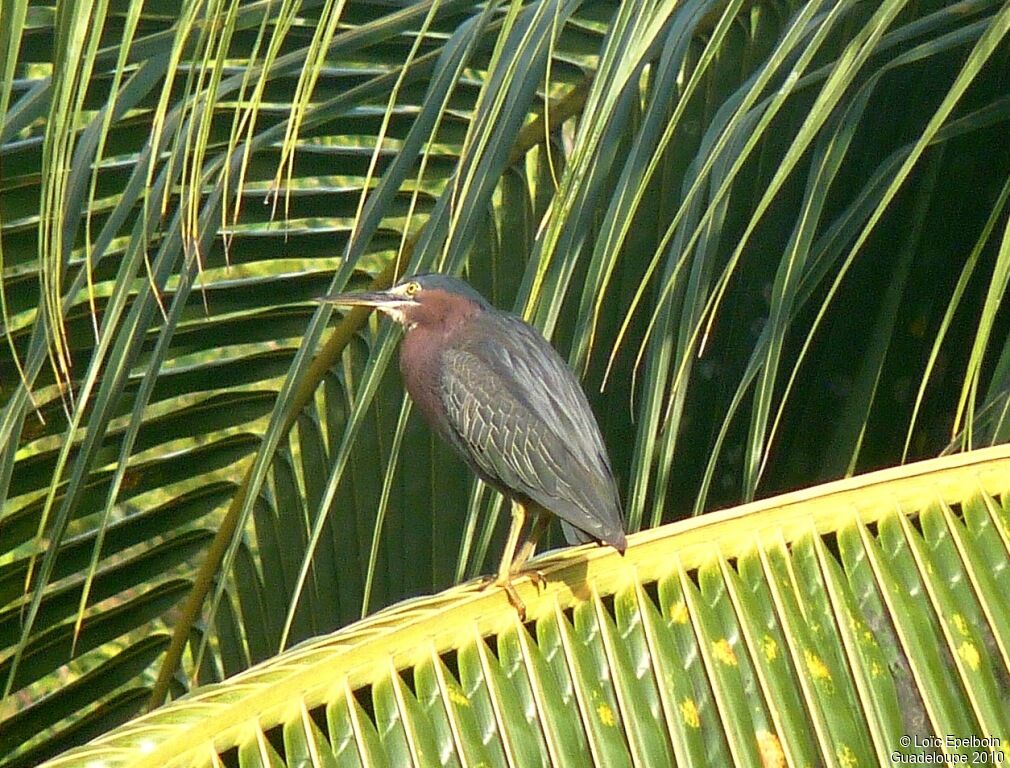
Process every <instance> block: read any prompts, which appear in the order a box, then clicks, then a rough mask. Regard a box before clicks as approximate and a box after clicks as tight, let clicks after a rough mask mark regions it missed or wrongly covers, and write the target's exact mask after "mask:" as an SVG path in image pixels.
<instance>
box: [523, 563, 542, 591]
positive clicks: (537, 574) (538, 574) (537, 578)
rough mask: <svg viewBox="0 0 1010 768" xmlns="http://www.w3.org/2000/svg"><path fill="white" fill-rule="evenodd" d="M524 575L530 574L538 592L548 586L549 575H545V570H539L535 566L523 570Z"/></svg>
mask: <svg viewBox="0 0 1010 768" xmlns="http://www.w3.org/2000/svg"><path fill="white" fill-rule="evenodd" d="M523 576H529V579H530V581H531V582H533V586H535V587H536V588H537V592H543V591H544V587H546V586H547V576H545V575H544V572H543V571H538V570H536V569H535V568H534V569H532V570H529V571H523Z"/></svg>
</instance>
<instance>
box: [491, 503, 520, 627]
mask: <svg viewBox="0 0 1010 768" xmlns="http://www.w3.org/2000/svg"><path fill="white" fill-rule="evenodd" d="M525 523H526V507H525V506H523V505H522V504H520V503H519V502H518V501H514V500H513V501H512V526H511V527H510V528H509V535H508V538H507V539H506V540H505V551H504V552H503V553H502V559H501V562H500V563H499V564H498V576H497V577H496V578H495V580H494V581H493V582H492V583H493V584H494V585H495V586H499V587H501V588H502V589H504V590H505V594H506V596H507V597H508V599H509V602H510V603H512V607H513V608H515V609H516V611H518V613H519V618H520V619H525V618H526V606H525V605H524V604H523V601H522V600H521V599H519V593H518V592H516V589H515V587H513V586H512V562H513V559H514V555H515V552H516V545H517V544H518V543H519V535H520V534H521V533H522V530H523V525H524V524H525Z"/></svg>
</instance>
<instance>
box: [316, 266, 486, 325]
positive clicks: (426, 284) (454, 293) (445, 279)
mask: <svg viewBox="0 0 1010 768" xmlns="http://www.w3.org/2000/svg"><path fill="white" fill-rule="evenodd" d="M320 301H325V302H328V303H330V304H338V305H340V306H345V307H375V308H376V309H378V310H379V311H380V312H384V313H386V314H387V315H389V316H390V317H391V318H393V319H394V320H395V321H396V322H398V323H400V325H403V326H405V327H406V328H408V329H410V328H413V327H415V326H418V325H426V324H429V323H436V322H445V321H446V320H451V319H453V318H463V317H467V316H469V315H471V314H473V313H475V312H480V311H483V310H485V309H488V308H489V307H490V304H488V303H487V301H486V300H485V299H484V297H483V296H481V295H480V294H479V293H477V291H475V290H474V289H473V288H471V287H470V286H469V285H467V284H466V283H464V282H463V281H462V280H460V279H459V278H456V277H450V276H449V275H438V274H433V273H431V274H424V275H412V276H410V277H405V278H403V279H402V280H400V282H398V283H397V284H396V285H394V286H393V287H392V288H390V289H388V290H385V291H364V292H360V293H337V294H332V295H330V296H323V297H322V298H321V299H320Z"/></svg>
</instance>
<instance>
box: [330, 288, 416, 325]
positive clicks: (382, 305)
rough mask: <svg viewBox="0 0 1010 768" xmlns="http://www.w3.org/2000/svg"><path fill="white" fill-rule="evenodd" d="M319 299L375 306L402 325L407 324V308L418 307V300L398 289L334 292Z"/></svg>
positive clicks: (352, 304) (343, 303)
mask: <svg viewBox="0 0 1010 768" xmlns="http://www.w3.org/2000/svg"><path fill="white" fill-rule="evenodd" d="M319 301H322V302H326V303H327V304H340V305H342V306H345V307H375V308H376V309H377V310H379V311H380V312H382V313H384V314H387V315H389V316H390V317H391V318H393V320H395V321H396V322H398V323H400V324H401V325H406V324H407V315H406V310H408V309H410V308H411V307H416V306H417V302H416V301H415V300H414V299H412V298H410V297H409V296H406V295H404V294H403V293H402V292H400V291H397V290H396V289H395V288H393V289H391V290H388V291H362V292H361V293H334V294H331V295H329V296H323V297H321V298H320V299H319Z"/></svg>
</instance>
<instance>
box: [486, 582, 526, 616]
mask: <svg viewBox="0 0 1010 768" xmlns="http://www.w3.org/2000/svg"><path fill="white" fill-rule="evenodd" d="M491 587H500V588H501V589H502V590H504V591H505V597H507V598H508V601H509V603H511V605H512V607H513V608H515V609H516V613H518V614H519V621H526V603H524V602H523V600H522V598H521V597H519V593H518V592H517V591H516V588H515V585H514V584H513V583H512V575H511V574H510V575H508V576H504V577H502V576H487V577H485V579H483V580H482V583H481V585H480V589H482V590H483V589H490V588H491Z"/></svg>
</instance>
